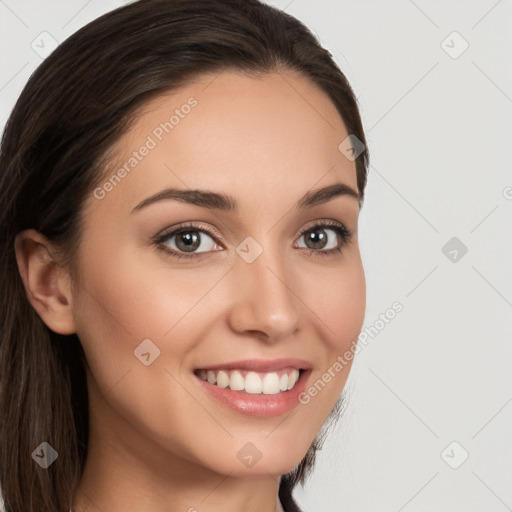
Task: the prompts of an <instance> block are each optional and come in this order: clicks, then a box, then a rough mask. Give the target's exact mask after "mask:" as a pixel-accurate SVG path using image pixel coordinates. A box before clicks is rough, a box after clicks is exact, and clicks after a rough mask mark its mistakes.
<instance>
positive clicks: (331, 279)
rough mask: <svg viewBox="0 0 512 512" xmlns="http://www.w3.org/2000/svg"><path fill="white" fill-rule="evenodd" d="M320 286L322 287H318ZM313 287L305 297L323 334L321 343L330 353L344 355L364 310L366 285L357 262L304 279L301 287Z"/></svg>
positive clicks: (356, 332) (361, 268)
mask: <svg viewBox="0 0 512 512" xmlns="http://www.w3.org/2000/svg"><path fill="white" fill-rule="evenodd" d="M320 285H321V286H320ZM313 286H315V288H314V289H315V290H316V291H315V292H313V293H312V292H311V291H309V292H308V293H307V295H306V291H304V296H308V301H310V304H311V309H312V312H313V314H315V315H316V316H317V317H318V319H319V320H320V322H319V328H320V329H321V330H322V339H323V340H324V343H326V344H327V345H328V347H329V351H330V355H331V357H332V355H333V354H332V351H333V350H335V351H337V352H339V351H344V350H345V349H346V347H347V346H349V345H350V344H351V343H352V341H354V340H357V338H358V336H359V333H360V331H361V328H362V324H363V321H364V316H365V308H366V282H365V276H364V270H363V266H362V263H361V260H360V258H354V259H353V260H350V261H349V263H348V264H346V265H344V266H341V267H340V268H339V270H334V269H327V270H325V271H324V273H323V274H322V275H320V276H318V277H316V278H315V277H313V278H312V277H311V276H309V277H307V278H305V279H304V281H303V287H304V288H305V287H310V288H311V287H313Z"/></svg>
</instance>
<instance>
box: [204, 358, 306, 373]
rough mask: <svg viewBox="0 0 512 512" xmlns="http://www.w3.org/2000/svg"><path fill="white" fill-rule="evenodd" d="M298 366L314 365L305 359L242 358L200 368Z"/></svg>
mask: <svg viewBox="0 0 512 512" xmlns="http://www.w3.org/2000/svg"><path fill="white" fill-rule="evenodd" d="M290 367H291V368H297V369H298V370H309V369H310V368H311V367H312V365H311V363H310V362H309V361H306V360H305V359H297V358H283V359H272V360H268V359H242V360H240V361H230V362H227V363H221V364H216V365H209V366H202V367H200V368H198V369H200V370H247V371H254V372H272V371H277V370H283V369H284V368H290Z"/></svg>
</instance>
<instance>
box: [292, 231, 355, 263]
mask: <svg viewBox="0 0 512 512" xmlns="http://www.w3.org/2000/svg"><path fill="white" fill-rule="evenodd" d="M351 238H352V232H350V231H349V230H348V229H347V228H345V226H343V225H342V224H338V223H336V224H330V223H329V224H325V223H324V224H317V225H316V226H313V227H311V228H307V229H306V230H304V231H303V232H302V233H301V235H300V237H299V240H301V239H304V242H303V244H304V245H301V244H299V245H298V246H299V247H300V248H304V249H310V250H311V252H312V253H315V254H319V255H329V254H332V253H336V252H341V249H342V248H343V246H345V245H346V244H347V243H348V242H349V240H350V239H351Z"/></svg>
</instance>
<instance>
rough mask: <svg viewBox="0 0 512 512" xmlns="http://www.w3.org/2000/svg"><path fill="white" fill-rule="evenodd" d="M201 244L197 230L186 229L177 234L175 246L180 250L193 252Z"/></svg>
mask: <svg viewBox="0 0 512 512" xmlns="http://www.w3.org/2000/svg"><path fill="white" fill-rule="evenodd" d="M199 245H201V237H200V236H199V234H198V232H197V231H187V232H183V233H180V234H178V235H177V237H176V247H178V249H179V250H180V251H184V252H193V251H195V250H196V249H197V248H198V247H199Z"/></svg>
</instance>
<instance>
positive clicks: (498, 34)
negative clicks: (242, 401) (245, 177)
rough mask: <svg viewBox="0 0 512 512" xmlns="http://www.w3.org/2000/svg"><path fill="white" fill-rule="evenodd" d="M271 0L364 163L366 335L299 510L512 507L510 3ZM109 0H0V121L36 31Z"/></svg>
mask: <svg viewBox="0 0 512 512" xmlns="http://www.w3.org/2000/svg"><path fill="white" fill-rule="evenodd" d="M125 3H126V2H125ZM269 3H271V4H272V5H274V6H276V7H279V8H281V9H284V10H285V11H286V12H288V13H290V14H292V15H294V16H296V17H298V18H299V19H300V20H302V21H303V22H304V23H305V24H306V25H308V26H309V27H310V28H311V29H312V30H313V32H314V33H315V34H316V35H317V36H318V37H319V39H320V41H321V42H322V43H323V44H324V45H325V46H326V47H327V48H328V49H329V50H330V51H331V53H332V54H333V56H334V58H335V59H336V61H337V63H338V64H339V66H340V67H341V69H342V71H343V72H344V73H345V74H346V75H347V77H348V79H349V81H350V82H351V84H352V86H353V88H354V90H355V92H356V95H357V97H358V99H359V102H360V106H361V113H362V117H363V123H364V126H365V130H366V134H367V138H368V145H369V150H370V154H371V164H372V166H371V168H370V173H369V181H368V186H367V192H366V200H365V204H364V206H363V209H362V211H361V216H360V243H361V249H362V256H363V262H364V265H365V271H366V278H367V291H368V294H367V297H368V298H367V313H366V318H365V324H364V325H365V327H364V329H367V331H366V332H369V333H371V335H368V339H367V343H366V345H364V347H362V349H361V350H360V351H359V353H358V354H357V357H356V360H355V362H354V366H353V369H352V373H351V375H350V378H349V381H348V383H347V386H346V392H347V400H348V402H347V403H348V405H347V408H346V410H345V413H344V414H343V416H342V418H341V419H340V420H339V422H338V423H337V424H336V427H335V428H334V429H333V430H332V431H331V433H330V435H329V437H328V439H327V441H326V442H325V445H324V448H323V450H322V451H321V452H320V453H319V456H318V460H317V465H316V468H315V471H314V473H313V475H312V476H311V477H310V478H309V480H308V482H307V484H306V486H305V487H304V488H303V489H301V488H298V489H297V491H296V493H295V495H296V497H297V500H298V502H299V503H300V505H301V506H302V508H303V509H304V511H305V512H313V511H322V512H337V511H347V512H348V511H350V512H357V511H377V510H378V511H379V512H388V511H389V512H401V511H402V510H403V511H411V512H412V511H414V512H427V511H461V512H462V511H464V512H477V511H478V512H481V511H482V510H485V511H487V512H502V511H505V510H512V485H511V483H512V443H511V440H510V439H511V435H510V434H511V431H512V429H511V427H512V377H511V370H510V367H511V364H512V345H511V341H512V259H511V257H510V254H511V250H512V235H511V233H512V229H511V228H512V170H511V164H512V149H511V147H512V140H511V136H512V66H511V61H510V50H511V48H512V30H511V28H512V2H511V1H510V0H500V1H496V0H481V1H463V0H450V1H441V0H439V1H427V0H415V1H413V0H386V1H370V0H359V1H356V0H342V1H334V0H332V1H328V0H314V1H313V0H282V1H280V0H275V1H271V2H270V1H269ZM122 4H123V2H122V1H119V0H118V1H115V0H101V1H100V0H88V1H87V0H66V1H64V0H61V1H57V0H53V1H51V0H45V1H43V0H32V1H28V0H0V52H1V55H0V58H1V66H0V125H1V126H2V127H3V125H4V124H5V122H6V120H7V117H8V115H9V112H10V110H11V109H12V107H13V105H14V102H15V100H16V98H17V96H18V95H19V93H20V92H21V89H22V87H23V86H24V84H25V83H26V81H27V79H28V77H29V76H30V73H31V72H32V71H33V70H34V69H35V68H36V67H37V66H38V65H39V64H40V62H41V61H42V59H43V58H44V55H41V48H40V47H41V45H42V44H41V43H40V41H41V38H45V39H44V40H45V41H46V45H45V46H46V47H48V45H51V44H52V41H53V40H54V41H55V42H61V41H63V40H64V39H66V38H67V37H68V36H69V35H70V34H72V33H73V32H75V31H76V30H77V29H79V28H80V27H81V26H82V25H84V24H86V23H87V22H89V21H91V20H93V19H94V18H96V17H98V16H99V15H101V14H103V13H104V12H106V11H109V10H111V9H113V8H115V7H118V6H120V5H122ZM38 41H39V47H38ZM396 301H398V302H399V303H400V304H401V305H402V306H403V311H401V312H400V313H398V314H396V315H395V318H394V319H393V320H391V321H389V322H388V323H385V324H384V325H383V324H382V320H381V321H380V322H379V318H380V315H382V314H385V313H386V311H388V310H389V308H390V307H391V305H392V304H393V303H395V302H396ZM372 327H373V328H372Z"/></svg>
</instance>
